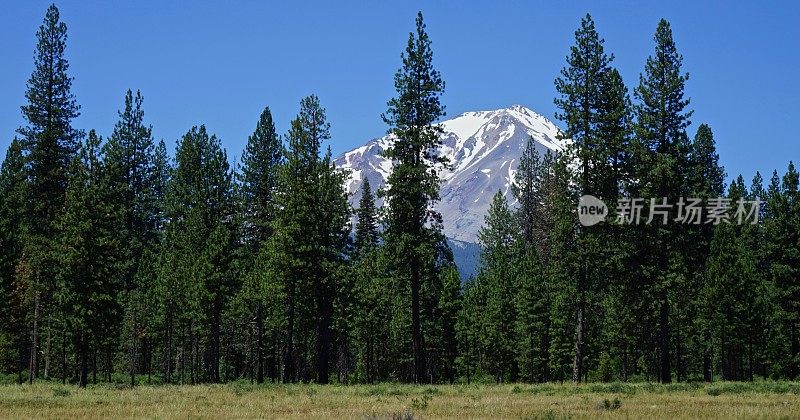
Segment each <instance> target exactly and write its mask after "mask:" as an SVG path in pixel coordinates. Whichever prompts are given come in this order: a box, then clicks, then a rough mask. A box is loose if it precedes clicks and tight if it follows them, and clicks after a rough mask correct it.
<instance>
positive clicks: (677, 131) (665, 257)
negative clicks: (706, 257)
mask: <svg viewBox="0 0 800 420" xmlns="http://www.w3.org/2000/svg"><path fill="white" fill-rule="evenodd" d="M655 42H656V49H655V55H654V56H651V57H648V59H647V63H646V65H645V74H644V75H640V77H639V86H638V87H637V88H636V90H635V92H634V93H635V96H636V99H637V100H638V104H637V105H636V106H635V111H636V125H635V132H636V141H637V142H638V146H639V150H640V151H643V152H644V153H642V154H640V155H639V156H638V157H637V160H638V165H639V166H638V168H639V171H640V173H637V175H636V177H637V178H638V179H639V183H640V185H639V186H638V187H639V189H638V191H639V192H640V193H641V194H643V196H645V197H652V198H657V199H660V198H662V197H663V198H667V200H668V202H669V203H676V202H677V200H678V198H679V197H681V196H683V195H684V194H685V193H686V191H687V186H686V185H687V182H686V181H687V172H688V169H687V166H688V162H687V161H688V136H687V135H686V127H688V125H689V123H690V121H689V117H690V116H691V114H692V113H691V111H688V110H686V107H687V106H688V105H689V100H688V99H684V94H683V91H684V85H685V82H686V80H687V79H688V74H682V73H681V64H682V61H683V57H682V56H681V55H680V54H679V53H678V51H677V49H676V47H675V42H674V41H673V39H672V29H671V28H670V25H669V23H668V22H667V21H666V20H663V19H662V20H661V21H660V22H659V24H658V28H657V29H656V34H655ZM676 216H677V215H675V214H670V218H671V219H674V218H675V217H676ZM650 228H651V229H649V231H648V235H649V239H648V242H649V243H650V244H651V246H650V247H649V248H650V249H649V250H648V251H645V252H646V254H645V255H649V257H648V258H649V259H650V262H648V263H646V264H648V265H649V268H648V271H649V272H650V273H651V274H650V275H648V277H649V283H650V285H651V287H650V290H649V299H651V300H652V302H653V305H654V308H653V310H654V312H655V313H657V314H658V315H657V317H658V320H657V324H658V328H657V331H658V332H657V339H658V352H659V357H658V362H657V365H658V367H659V370H658V372H659V375H658V377H659V380H660V381H661V382H663V383H667V382H671V381H672V366H673V357H672V350H671V349H672V347H673V343H672V342H671V338H672V336H673V333H672V332H671V327H673V326H674V325H673V324H674V321H671V319H672V318H674V315H673V314H671V310H673V309H675V308H673V307H672V306H671V305H670V301H671V299H673V297H672V296H671V295H673V294H676V293H679V292H678V291H679V290H683V288H684V285H683V284H682V283H683V282H684V281H685V279H686V276H687V275H686V272H685V271H683V269H682V267H683V266H685V264H684V263H683V262H682V261H681V260H682V255H681V250H680V246H681V244H683V237H682V234H681V231H682V229H680V228H678V227H676V226H675V225H670V226H668V227H666V228H665V227H660V226H658V225H652V226H650ZM676 270H677V271H676Z"/></svg>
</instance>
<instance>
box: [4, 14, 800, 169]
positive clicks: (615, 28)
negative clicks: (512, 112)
mask: <svg viewBox="0 0 800 420" xmlns="http://www.w3.org/2000/svg"><path fill="white" fill-rule="evenodd" d="M668 3H669V4H668ZM48 4H49V3H48V2H41V1H23V2H7V3H6V4H4V5H3V13H2V15H0V39H2V40H3V44H2V47H0V63H2V64H1V65H0V147H2V149H3V150H5V149H6V147H7V145H8V143H9V141H10V139H11V138H12V137H13V136H14V130H15V129H16V128H17V127H18V126H19V125H20V124H22V118H21V115H20V111H19V106H20V105H22V104H23V103H24V92H25V82H26V80H27V79H28V77H29V75H30V73H31V70H32V56H33V50H34V47H35V42H36V40H35V33H36V29H37V27H38V26H39V24H40V23H41V20H42V18H43V16H44V12H45V10H46V8H47V5H48ZM189 4H190V3H189V2H167V1H163V2H161V1H137V2H121V1H120V2H105V1H60V2H58V3H57V5H58V6H59V8H60V10H61V15H62V18H63V20H64V21H65V22H66V23H67V25H68V27H69V41H68V50H67V55H68V58H69V60H70V63H71V69H70V72H71V74H72V75H73V76H74V77H75V82H74V85H73V90H74V93H75V94H76V96H77V99H78V101H79V103H80V104H81V106H82V110H81V111H82V115H81V117H80V118H79V119H78V120H77V121H76V126H78V127H82V128H87V129H88V128H95V129H97V130H98V131H99V132H100V133H101V134H102V135H104V136H106V135H108V134H110V132H111V130H112V127H113V125H114V122H115V120H116V112H117V110H118V109H119V108H120V107H121V106H122V101H123V96H124V93H125V91H126V90H127V89H128V88H132V89H134V90H135V89H140V90H141V91H142V93H143V95H144V97H145V118H146V121H147V122H148V123H149V124H152V125H153V132H154V135H155V137H156V138H163V139H165V140H166V141H167V142H168V144H169V145H170V148H172V147H173V146H174V143H175V141H176V140H177V139H178V138H179V137H180V136H181V135H182V134H183V133H185V132H186V131H187V130H188V129H189V128H190V127H191V126H192V125H199V124H201V123H203V124H205V125H206V127H207V128H208V129H209V130H210V131H211V132H213V133H216V134H217V135H218V136H219V137H220V138H221V139H222V142H223V144H224V145H225V146H226V147H227V149H228V154H229V156H231V157H238V156H239V155H240V154H241V150H242V148H243V147H244V143H245V142H246V139H247V136H248V135H249V134H250V133H251V132H252V130H253V128H254V126H255V123H256V121H257V118H258V115H259V114H260V112H261V110H262V109H263V107H264V106H269V107H270V108H271V109H272V111H273V115H274V117H275V119H276V124H277V127H278V130H279V131H280V132H281V133H283V132H285V131H286V130H287V129H288V126H289V121H290V120H291V118H293V116H294V115H295V114H296V113H297V110H298V106H299V102H300V99H301V98H302V97H303V96H306V95H308V94H311V93H315V94H317V95H318V96H319V97H320V99H321V101H322V104H323V106H325V107H326V108H327V111H328V118H329V120H330V122H331V125H332V128H331V132H332V135H333V138H332V140H331V143H330V144H331V147H332V149H333V151H334V154H339V153H341V152H344V151H346V150H348V149H350V148H352V147H355V146H358V145H360V144H362V143H363V142H364V141H365V140H367V139H369V138H372V137H376V136H379V135H382V134H383V133H384V132H385V131H386V129H387V127H386V126H385V125H384V124H383V122H382V121H381V119H380V114H381V112H383V111H384V110H385V108H386V101H387V99H389V98H390V97H391V96H392V95H393V86H392V76H393V74H394V72H395V70H396V69H397V67H398V66H399V64H400V58H399V55H400V52H401V51H402V49H403V48H404V45H405V41H406V39H407V36H408V32H409V31H410V30H411V29H412V28H413V23H414V16H415V14H416V12H417V10H422V11H423V13H424V15H425V19H426V22H427V24H428V30H429V34H430V36H431V38H432V40H433V48H434V64H435V66H436V67H437V68H438V69H439V70H440V71H441V72H442V75H443V77H444V79H445V81H446V84H447V87H446V92H445V95H444V97H443V102H444V104H445V105H446V106H447V113H448V116H455V115H458V114H460V113H462V112H465V111H470V110H483V109H494V108H501V107H507V106H510V105H512V104H517V103H519V104H523V105H525V106H527V107H529V108H531V109H533V110H535V111H537V112H539V113H541V114H543V115H545V116H546V117H548V118H550V119H554V118H553V115H554V113H555V107H554V106H553V98H554V96H555V89H554V87H553V80H554V78H555V77H556V76H557V75H558V71H559V69H560V68H561V67H562V66H563V65H564V61H565V57H566V55H567V54H568V51H569V46H570V45H571V44H572V41H573V36H574V35H573V33H574V31H575V29H576V28H577V26H578V24H579V22H580V18H581V16H583V15H584V14H585V13H587V12H588V13H591V14H592V16H593V17H594V19H595V21H596V23H597V28H598V30H599V32H600V34H601V35H602V36H603V37H604V38H605V40H606V48H607V51H609V52H612V53H614V55H615V56H616V60H615V61H614V64H615V65H616V66H617V67H618V68H619V69H620V71H621V72H622V75H623V77H624V78H625V82H626V84H627V85H628V87H629V89H632V88H633V86H635V85H636V84H637V83H638V76H639V73H640V72H641V71H642V69H643V66H644V62H645V58H646V57H647V56H648V55H649V54H650V53H651V51H652V50H653V41H652V37H653V33H654V31H655V28H656V24H657V23H658V20H659V19H660V18H662V17H664V18H666V19H668V20H669V21H670V22H671V24H672V27H673V32H674V35H675V39H676V43H677V45H678V49H679V51H680V52H681V53H682V54H683V55H684V67H685V69H686V71H688V72H689V73H690V79H689V81H688V84H687V89H686V93H687V95H688V96H689V97H691V99H692V104H691V108H692V109H694V110H695V114H694V117H693V124H692V127H690V133H691V134H692V135H694V130H695V129H696V127H697V126H698V125H699V124H700V123H701V122H705V123H708V124H709V125H710V126H711V127H712V129H713V130H714V133H715V138H716V140H717V144H718V148H719V152H720V154H721V157H722V163H723V164H724V165H725V166H726V169H727V171H728V174H729V176H730V175H732V174H738V173H743V174H744V175H745V177H746V178H747V179H748V180H749V179H750V178H751V177H752V175H753V173H754V172H755V171H756V170H761V171H762V173H763V172H768V173H771V171H772V169H775V168H777V169H778V170H779V171H781V172H782V171H783V170H784V169H785V168H786V164H787V163H788V161H789V160H790V159H794V160H797V157H798V156H800V135H799V134H798V130H796V129H795V124H796V122H797V121H798V120H800V108H799V107H798V105H797V99H798V97H799V96H800V77H798V76H797V75H798V68H800V56H798V52H800V25H798V24H797V22H799V21H800V6H799V5H798V4H797V3H795V2H789V1H786V2H781V3H778V2H761V3H760V4H755V3H754V2H722V1H719V2H702V3H701V2H696V1H685V2H663V1H653V2H640V1H619V2H600V1H593V2H578V1H571V2H547V3H545V2H536V1H494V2H492V1H486V2H479V1H408V2H370V1H336V2H328V1H325V2H323V1H320V2H286V1H281V2H266V1H263V2H262V1H252V2H250V1H232V2H222V1H220V2H191V6H190V5H189ZM556 123H557V124H559V123H558V122H556ZM559 125H560V124H559ZM766 177H768V175H767V176H766Z"/></svg>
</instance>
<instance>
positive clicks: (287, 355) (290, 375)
mask: <svg viewBox="0 0 800 420" xmlns="http://www.w3.org/2000/svg"><path fill="white" fill-rule="evenodd" d="M293 285H294V284H293V282H292V281H291V280H290V281H289V285H288V286H289V287H287V289H288V290H287V293H286V296H287V300H288V305H287V312H288V313H287V316H286V320H287V324H286V349H285V350H284V355H283V382H284V383H288V382H290V381H292V380H294V287H293Z"/></svg>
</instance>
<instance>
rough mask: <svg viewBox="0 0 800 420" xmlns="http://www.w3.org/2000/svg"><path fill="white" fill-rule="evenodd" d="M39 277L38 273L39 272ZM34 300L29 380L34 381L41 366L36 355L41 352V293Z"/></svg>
mask: <svg viewBox="0 0 800 420" xmlns="http://www.w3.org/2000/svg"><path fill="white" fill-rule="evenodd" d="M36 277H37V279H38V277H39V276H38V273H37V276H36ZM33 300H34V302H33V328H31V358H30V366H29V367H28V382H29V383H31V384H32V383H33V381H34V380H35V379H36V371H37V369H38V368H39V366H38V365H37V363H36V362H37V360H36V356H37V354H38V353H39V293H38V292H37V293H36V296H35V297H34V299H33Z"/></svg>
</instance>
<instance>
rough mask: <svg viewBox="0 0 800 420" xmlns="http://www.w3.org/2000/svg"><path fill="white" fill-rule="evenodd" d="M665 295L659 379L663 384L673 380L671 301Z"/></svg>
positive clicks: (661, 324) (662, 309) (662, 311)
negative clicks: (671, 362) (670, 337)
mask: <svg viewBox="0 0 800 420" xmlns="http://www.w3.org/2000/svg"><path fill="white" fill-rule="evenodd" d="M664 293H665V296H664V297H663V300H662V302H661V311H660V312H661V316H660V322H659V324H660V334H659V335H660V337H659V338H660V347H661V349H660V350H661V351H660V353H661V357H660V359H661V363H660V365H661V366H660V372H659V380H660V381H661V383H663V384H668V383H670V382H672V372H671V370H670V356H669V346H670V344H669V334H670V333H669V301H668V300H667V297H666V292H664Z"/></svg>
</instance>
